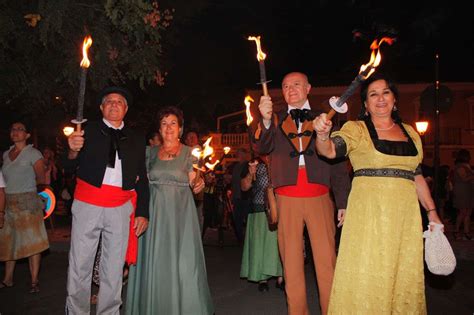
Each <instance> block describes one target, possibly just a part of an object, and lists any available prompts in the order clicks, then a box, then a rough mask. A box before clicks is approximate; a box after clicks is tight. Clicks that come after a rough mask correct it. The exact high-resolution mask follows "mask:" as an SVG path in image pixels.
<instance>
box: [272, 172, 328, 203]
mask: <svg viewBox="0 0 474 315" xmlns="http://www.w3.org/2000/svg"><path fill="white" fill-rule="evenodd" d="M328 192H329V187H327V186H326V185H321V184H313V183H309V182H308V177H307V175H306V168H304V167H302V168H299V169H298V179H297V180H296V185H288V186H281V187H278V188H276V189H275V193H276V194H278V195H283V196H287V197H306V198H307V197H318V196H322V195H325V194H327V193H328Z"/></svg>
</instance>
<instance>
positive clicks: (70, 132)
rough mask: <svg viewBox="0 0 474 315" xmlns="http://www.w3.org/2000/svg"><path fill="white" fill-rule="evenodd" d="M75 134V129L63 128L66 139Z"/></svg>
mask: <svg viewBox="0 0 474 315" xmlns="http://www.w3.org/2000/svg"><path fill="white" fill-rule="evenodd" d="M73 132H74V128H73V127H64V128H63V133H64V135H65V136H66V137H69V136H70V135H71V134H72V133H73Z"/></svg>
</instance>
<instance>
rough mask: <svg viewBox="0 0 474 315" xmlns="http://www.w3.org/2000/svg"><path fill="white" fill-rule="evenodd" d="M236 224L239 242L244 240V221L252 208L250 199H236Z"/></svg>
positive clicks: (234, 213)
mask: <svg viewBox="0 0 474 315" xmlns="http://www.w3.org/2000/svg"><path fill="white" fill-rule="evenodd" d="M233 203H234V212H233V217H234V225H235V236H236V237H237V240H238V241H239V242H243V241H244V223H245V222H246V221H247V215H248V213H249V210H250V200H242V199H234V200H233Z"/></svg>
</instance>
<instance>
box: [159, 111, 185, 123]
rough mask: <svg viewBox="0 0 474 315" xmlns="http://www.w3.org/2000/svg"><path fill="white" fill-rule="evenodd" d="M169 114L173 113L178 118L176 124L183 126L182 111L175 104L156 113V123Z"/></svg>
mask: <svg viewBox="0 0 474 315" xmlns="http://www.w3.org/2000/svg"><path fill="white" fill-rule="evenodd" d="M169 115H175V116H176V118H178V126H179V127H183V124H184V118H183V111H182V110H181V109H179V108H178V107H176V106H167V107H164V108H162V109H160V111H159V112H158V114H157V117H158V123H160V122H161V121H162V120H163V118H165V117H168V116H169Z"/></svg>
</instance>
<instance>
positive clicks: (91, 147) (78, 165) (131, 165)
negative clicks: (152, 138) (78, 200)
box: [63, 121, 150, 218]
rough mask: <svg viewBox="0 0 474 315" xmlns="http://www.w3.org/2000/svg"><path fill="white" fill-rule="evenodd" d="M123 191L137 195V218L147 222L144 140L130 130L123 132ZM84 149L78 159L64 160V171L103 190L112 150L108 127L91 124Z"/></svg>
mask: <svg viewBox="0 0 474 315" xmlns="http://www.w3.org/2000/svg"><path fill="white" fill-rule="evenodd" d="M122 132H123V134H124V138H123V139H121V140H120V149H121V151H122V153H123V154H122V189H123V190H132V189H135V190H136V192H137V209H136V212H135V215H136V216H137V217H146V218H148V213H149V211H148V202H149V199H150V192H149V187H148V178H147V174H146V167H145V136H144V135H143V134H141V133H139V132H136V131H134V130H132V129H131V128H128V127H126V126H125V127H124V128H123V129H122ZM84 140H85V141H84V147H83V148H82V149H81V151H80V152H79V155H78V157H77V158H76V159H74V160H70V159H68V158H67V155H66V157H65V158H64V159H63V163H64V164H63V165H64V168H65V169H67V170H69V171H71V170H76V171H77V177H78V178H80V179H82V180H83V181H85V182H87V183H89V184H91V185H93V186H96V187H100V186H101V185H102V181H103V179H104V175H105V170H106V168H107V162H108V157H109V150H110V135H109V127H107V125H106V124H105V123H104V122H103V121H99V122H89V123H87V125H86V126H85V128H84Z"/></svg>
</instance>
